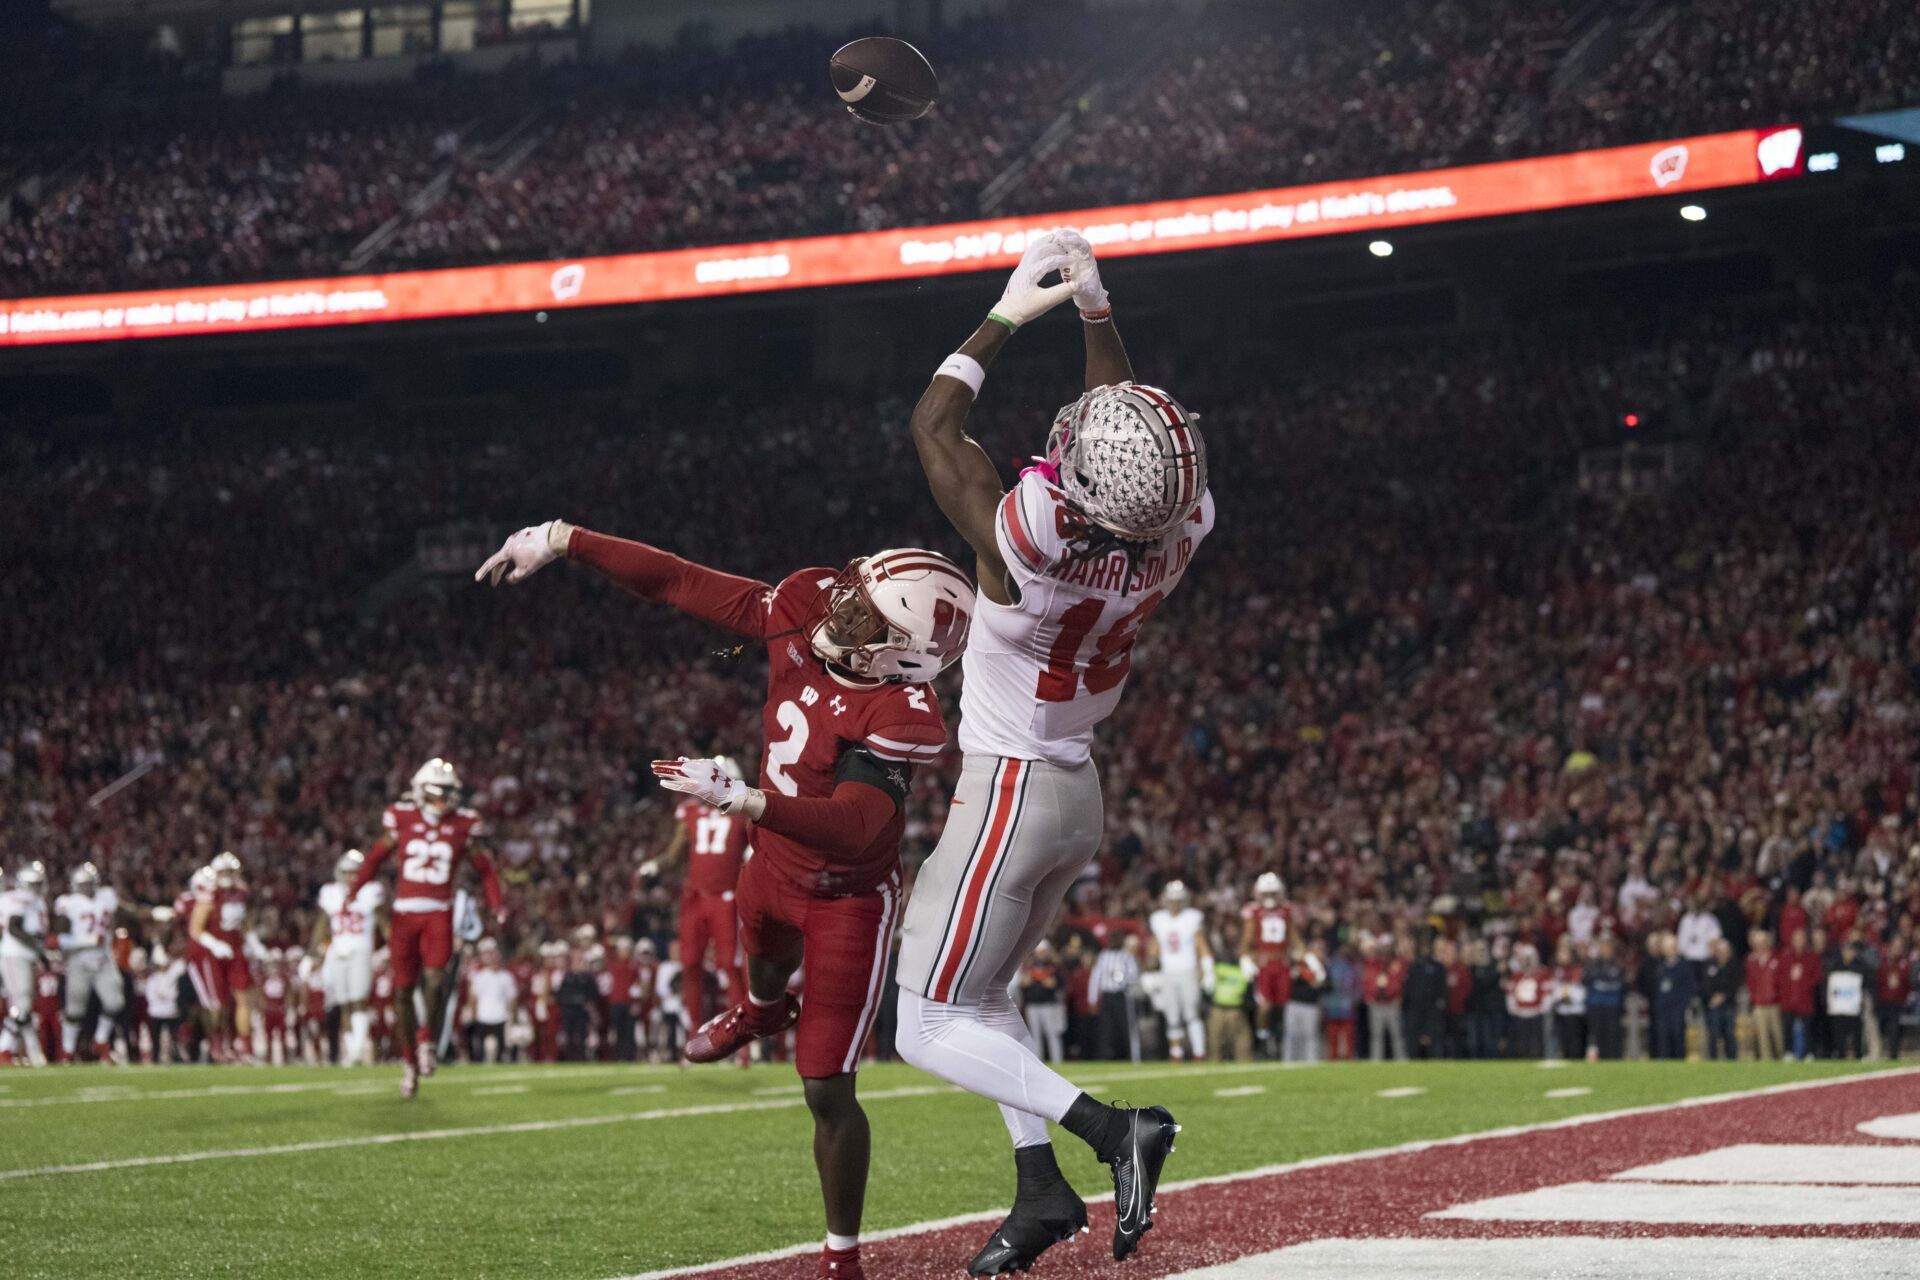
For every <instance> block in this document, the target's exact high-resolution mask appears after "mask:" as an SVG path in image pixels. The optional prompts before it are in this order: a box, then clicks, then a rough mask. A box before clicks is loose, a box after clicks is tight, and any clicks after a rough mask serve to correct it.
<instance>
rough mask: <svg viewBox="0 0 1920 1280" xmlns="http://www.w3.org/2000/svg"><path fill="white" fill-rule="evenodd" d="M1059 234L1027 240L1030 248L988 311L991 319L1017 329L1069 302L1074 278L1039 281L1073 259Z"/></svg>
mask: <svg viewBox="0 0 1920 1280" xmlns="http://www.w3.org/2000/svg"><path fill="white" fill-rule="evenodd" d="M1059 234H1060V233H1059V232H1057V231H1048V232H1046V233H1045V234H1043V235H1037V236H1035V237H1034V238H1033V239H1031V240H1029V241H1028V242H1027V251H1026V252H1025V253H1024V254H1022V255H1020V265H1019V266H1017V267H1015V268H1014V269H1013V275H1012V276H1011V277H1010V278H1009V279H1008V280H1007V291H1006V292H1005V293H1003V294H1001V295H1000V301H999V302H997V303H995V304H994V308H993V310H991V311H989V312H988V313H987V318H988V319H990V320H998V321H999V322H1000V323H1001V324H1004V325H1006V326H1007V328H1009V329H1018V328H1019V327H1020V326H1021V325H1023V324H1026V323H1028V322H1029V321H1033V320H1038V319H1039V318H1040V317H1041V316H1043V315H1045V314H1047V312H1049V311H1051V310H1053V309H1054V308H1055V307H1057V306H1059V305H1060V304H1061V303H1062V302H1064V301H1066V299H1067V295H1068V294H1070V293H1072V292H1073V282H1072V281H1070V280H1066V279H1062V280H1061V281H1059V282H1058V283H1057V284H1049V285H1042V284H1041V283H1040V281H1041V280H1042V279H1044V278H1045V277H1046V276H1048V275H1050V274H1052V273H1053V272H1055V271H1062V270H1064V269H1065V268H1066V267H1067V266H1068V264H1069V262H1070V261H1071V258H1070V257H1069V255H1068V253H1067V250H1066V248H1065V246H1063V245H1062V244H1061V243H1060V239H1059Z"/></svg>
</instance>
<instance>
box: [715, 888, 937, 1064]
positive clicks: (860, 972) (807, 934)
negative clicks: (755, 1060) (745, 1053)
mask: <svg viewBox="0 0 1920 1280" xmlns="http://www.w3.org/2000/svg"><path fill="white" fill-rule="evenodd" d="M734 905H735V906H736V907H738V908H739V913H740V941H741V944H742V945H743V946H744V947H745V948H746V952H747V954H748V955H750V956H759V957H762V958H764V959H767V960H773V961H792V960H796V959H797V960H799V962H800V973H801V983H802V986H801V996H800V1023H799V1026H798V1027H797V1028H796V1041H795V1049H794V1066H795V1068H796V1069H797V1070H798V1071H799V1072H800V1074H801V1075H802V1076H804V1077H806V1078H808V1079H820V1078H822V1077H825V1076H834V1075H839V1074H841V1073H842V1072H847V1071H852V1070H854V1069H855V1068H856V1067H858V1066H859V1063H860V1054H861V1051H862V1050H863V1049H864V1048H865V1047H866V1043H867V1039H868V1037H869V1036H871V1035H872V1034H873V1021H874V1017H875V1015H877V1014H878V1013H879V1011H880V996H881V990H882V988H883V987H885V985H886V971H887V951H888V949H889V947H890V946H891V944H892V942H893V927H894V925H895V924H896V923H897V922H898V920H899V918H900V873H899V872H898V871H897V870H896V871H895V872H894V873H893V875H892V877H891V878H889V879H888V880H887V881H886V883H884V884H882V885H880V886H879V887H878V888H876V889H872V890H869V891H868V892H866V893H856V894H849V895H847V896H845V897H837V898H822V897H815V896H814V895H813V894H811V893H809V892H807V890H806V889H804V888H802V887H801V886H799V885H797V884H795V883H793V882H792V881H791V880H788V879H786V878H785V877H784V876H782V875H781V874H780V873H779V872H778V871H776V870H774V869H773V867H772V864H771V862H770V861H769V860H768V859H765V858H754V859H752V860H750V861H749V862H748V863H747V865H746V867H745V869H743V870H742V871H741V873H740V888H739V891H738V895H737V900H736V901H735V904H734Z"/></svg>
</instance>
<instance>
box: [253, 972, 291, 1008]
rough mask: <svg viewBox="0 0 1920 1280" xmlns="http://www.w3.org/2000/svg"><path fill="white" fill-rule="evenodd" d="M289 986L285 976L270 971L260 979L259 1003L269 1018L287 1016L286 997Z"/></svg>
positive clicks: (288, 992) (289, 990)
mask: <svg viewBox="0 0 1920 1280" xmlns="http://www.w3.org/2000/svg"><path fill="white" fill-rule="evenodd" d="M290 992H291V988H290V986H289V984H288V982H287V980H286V978H285V977H284V976H283V975H281V974H277V973H270V974H268V975H267V976H266V977H264V978H262V979H261V980H260V1005H261V1009H262V1010H263V1011H264V1012H265V1013H266V1015H267V1016H268V1017H269V1018H274V1019H282V1018H285V1017H286V1016H287V997H288V995H289V994H290Z"/></svg>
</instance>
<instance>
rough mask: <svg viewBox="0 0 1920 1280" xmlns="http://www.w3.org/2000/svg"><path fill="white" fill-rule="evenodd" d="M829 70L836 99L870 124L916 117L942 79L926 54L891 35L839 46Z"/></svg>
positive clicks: (927, 105)
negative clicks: (837, 97) (935, 73)
mask: <svg viewBox="0 0 1920 1280" xmlns="http://www.w3.org/2000/svg"><path fill="white" fill-rule="evenodd" d="M828 70H829V71H830V72H831V74H832V76H833V91H834V92H835V93H837V94H839V95H840V101H842V102H844V103H846V104H847V110H849V111H851V112H853V114H854V115H856V116H858V117H860V118H861V119H862V120H865V121H867V122H868V123H869V124H901V123H904V122H905V121H908V120H918V119H919V118H920V117H921V116H923V115H925V114H927V112H928V110H929V109H931V108H932V106H933V104H934V101H935V100H936V99H937V98H938V97H939V96H940V81H939V79H938V78H937V77H936V76H935V75H934V74H933V64H932V63H930V62H928V61H927V59H926V55H924V54H922V53H921V52H920V51H919V50H918V49H916V48H914V47H913V46H912V45H910V44H908V43H907V42H906V41H905V40H896V39H894V38H893V37H892V36H867V37H865V38H864V39H860V40H855V41H853V42H852V43H851V44H846V45H842V46H841V47H840V49H839V51H838V52H836V53H835V54H834V55H833V60H832V61H831V62H830V63H829V64H828Z"/></svg>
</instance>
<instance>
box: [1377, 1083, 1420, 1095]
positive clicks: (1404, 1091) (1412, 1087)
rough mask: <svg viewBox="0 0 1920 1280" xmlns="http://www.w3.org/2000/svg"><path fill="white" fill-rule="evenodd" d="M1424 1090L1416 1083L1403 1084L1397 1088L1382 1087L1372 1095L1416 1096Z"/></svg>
mask: <svg viewBox="0 0 1920 1280" xmlns="http://www.w3.org/2000/svg"><path fill="white" fill-rule="evenodd" d="M1425 1092H1426V1090H1425V1089H1422V1088H1421V1087H1420V1086H1419V1085H1417V1084H1403V1085H1401V1086H1400V1087H1399V1088H1397V1089H1382V1090H1380V1091H1379V1092H1378V1093H1376V1094H1374V1095H1373V1096H1374V1097H1376V1098H1417V1097H1419V1096H1420V1095H1421V1094H1423V1093H1425Z"/></svg>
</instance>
